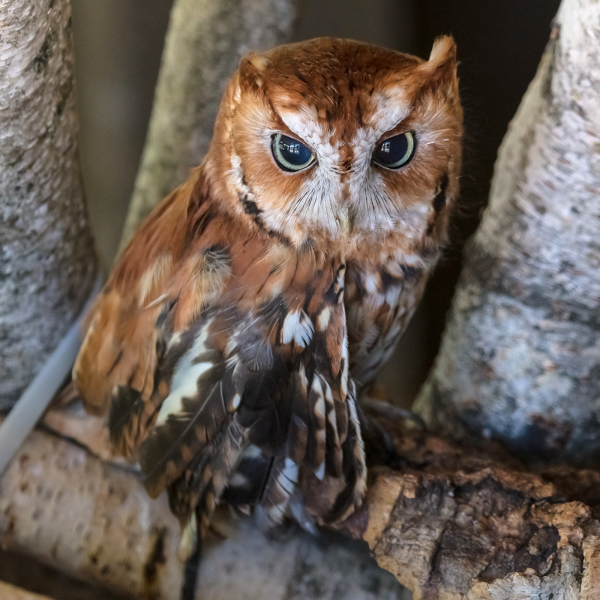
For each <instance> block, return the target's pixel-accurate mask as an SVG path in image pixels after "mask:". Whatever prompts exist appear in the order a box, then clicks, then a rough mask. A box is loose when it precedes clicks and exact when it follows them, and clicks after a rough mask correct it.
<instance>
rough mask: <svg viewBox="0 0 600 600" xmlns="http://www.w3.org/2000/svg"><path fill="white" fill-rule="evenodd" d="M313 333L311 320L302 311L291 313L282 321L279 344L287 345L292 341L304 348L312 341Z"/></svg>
mask: <svg viewBox="0 0 600 600" xmlns="http://www.w3.org/2000/svg"><path fill="white" fill-rule="evenodd" d="M314 331H315V329H314V327H313V324H312V322H311V320H310V319H309V318H308V315H307V314H306V313H305V312H304V311H303V310H302V309H300V310H297V311H294V312H291V313H289V314H288V315H287V317H286V318H285V320H284V321H283V327H282V328H281V343H282V344H289V343H290V342H291V341H292V340H293V341H294V342H296V344H297V345H298V346H301V347H302V348H306V347H307V346H308V345H309V344H310V342H311V340H312V337H313V333H314Z"/></svg>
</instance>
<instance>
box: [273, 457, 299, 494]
mask: <svg viewBox="0 0 600 600" xmlns="http://www.w3.org/2000/svg"><path fill="white" fill-rule="evenodd" d="M277 483H278V484H279V485H280V487H281V489H283V490H284V491H285V492H286V493H287V494H288V495H290V496H291V495H292V494H293V493H294V489H295V487H296V484H297V483H298V465H297V464H296V463H295V462H294V461H293V460H292V459H291V458H286V459H285V467H284V469H283V471H281V473H280V475H279V477H278V478H277Z"/></svg>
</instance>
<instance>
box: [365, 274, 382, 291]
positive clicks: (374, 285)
mask: <svg viewBox="0 0 600 600" xmlns="http://www.w3.org/2000/svg"><path fill="white" fill-rule="evenodd" d="M380 282H381V279H380V277H379V273H372V272H371V271H367V272H366V273H365V277H364V284H365V290H367V292H369V294H376V293H377V292H378V291H379V284H380Z"/></svg>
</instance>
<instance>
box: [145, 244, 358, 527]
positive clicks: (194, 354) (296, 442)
mask: <svg viewBox="0 0 600 600" xmlns="http://www.w3.org/2000/svg"><path fill="white" fill-rule="evenodd" d="M281 255H288V258H287V259H285V258H284V260H283V261H282V256H281ZM234 262H235V261H234ZM261 263H262V264H261ZM274 263H276V264H274ZM344 268H345V267H344V264H343V263H342V261H341V260H340V259H322V260H321V261H320V262H319V261H318V259H316V258H315V256H314V255H313V253H312V252H308V253H306V254H305V255H304V256H302V255H297V254H296V253H295V252H288V251H286V250H285V249H282V248H279V249H278V250H277V251H275V252H274V251H273V249H272V248H271V249H269V250H267V251H266V252H264V253H261V256H260V257H259V258H257V260H256V261H253V264H252V265H251V266H250V267H249V268H248V269H246V270H245V271H244V272H243V273H241V272H240V273H239V277H234V279H233V282H234V283H232V285H231V286H230V287H227V288H226V289H225V290H224V293H223V296H222V298H221V300H220V301H219V302H218V303H217V304H216V305H215V306H214V307H212V308H210V309H208V310H207V311H206V312H205V313H204V314H202V316H201V317H200V318H199V319H198V320H197V321H196V322H195V323H194V324H193V326H192V327H190V328H189V329H188V330H186V331H185V332H184V333H182V334H177V333H176V334H174V335H173V336H172V338H171V339H170V340H169V341H168V342H167V350H166V352H165V357H164V360H163V361H162V363H161V365H160V367H159V369H158V371H157V386H158V388H160V387H161V385H163V383H164V385H165V386H168V387H169V389H170V392H169V394H168V396H167V397H166V398H165V399H164V400H163V401H162V403H161V405H160V408H159V410H158V413H157V417H156V420H155V421H154V423H153V427H152V429H151V431H150V433H149V434H148V436H147V438H146V439H145V440H144V441H143V443H142V444H141V446H140V451H139V455H140V464H141V467H142V472H143V480H144V484H145V486H146V488H147V489H148V491H149V493H150V494H151V495H153V496H154V495H157V494H158V493H160V491H162V490H163V489H164V488H165V487H170V500H171V507H172V509H173V511H174V512H175V514H176V515H177V516H178V517H179V518H180V519H181V520H182V522H187V520H188V519H189V518H190V516H191V515H193V514H194V511H195V509H196V508H197V507H199V508H200V511H199V512H200V518H201V523H200V529H201V531H202V530H204V529H205V528H206V527H207V525H208V522H209V519H210V516H211V514H212V511H213V510H214V507H215V505H216V503H217V502H218V500H219V498H220V497H221V495H222V494H223V491H224V489H225V488H226V486H227V485H228V483H229V481H230V480H231V478H232V475H233V474H234V472H235V471H236V468H237V466H238V465H239V463H240V460H241V458H242V456H243V455H244V454H245V455H246V456H248V453H249V454H250V455H253V454H254V455H255V456H256V455H257V454H258V455H260V457H261V458H262V461H263V466H264V468H261V469H256V470H251V471H249V472H247V473H246V476H245V477H246V479H247V480H249V481H246V482H245V483H246V484H247V485H249V486H250V487H252V488H254V489H255V490H256V491H257V493H256V497H255V498H253V503H254V504H258V505H259V506H260V507H261V511H262V514H263V515H264V517H265V518H266V520H267V524H268V525H275V524H278V523H281V521H282V520H283V519H284V518H285V517H286V516H291V514H290V502H292V501H293V500H294V499H295V498H296V499H298V500H299V501H301V502H302V503H303V504H304V503H306V504H307V505H308V506H309V507H310V508H311V509H312V513H313V516H314V518H315V519H316V520H319V521H333V520H336V519H338V518H340V517H341V516H343V515H344V514H345V513H346V512H347V511H348V510H349V509H351V508H353V507H354V506H355V505H356V504H358V503H359V502H360V500H361V499H362V494H363V491H364V479H365V474H366V473H365V469H364V456H363V451H362V445H361V438H360V429H359V424H358V416H357V413H356V404H355V401H354V396H353V390H352V384H351V382H349V379H348V354H347V336H346V323H345V313H344V304H343V301H342V300H343V282H344ZM232 269H233V271H234V272H238V269H237V268H236V266H235V264H234V265H233V266H232ZM239 477H241V475H240V474H238V478H239ZM323 482H325V484H323ZM302 494H303V495H304V496H303V497H302V498H300V496H301V495H302ZM307 495H308V496H312V497H311V498H306V497H305V496H307Z"/></svg>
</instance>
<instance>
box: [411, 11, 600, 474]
mask: <svg viewBox="0 0 600 600" xmlns="http://www.w3.org/2000/svg"><path fill="white" fill-rule="evenodd" d="M465 261H466V262H465V266H464V270H463V273H462V275H461V279H460V282H459V285H458V288H457V291H456V295H455V299H454V304H453V307H452V311H451V315H450V319H449V322H448V324H447V328H446V331H445V334H444V338H443V343H442V347H441V350H440V353H439V355H438V358H437V360H436V363H435V366H434V368H433V370H432V372H431V374H430V376H429V379H428V381H427V383H426V385H425V387H424V388H423V390H422V392H421V394H420V397H419V398H418V400H417V405H416V407H417V410H418V411H419V412H420V413H421V414H422V415H423V416H424V417H425V420H426V421H427V422H428V424H429V425H430V426H432V427H433V428H435V429H437V430H440V431H444V432H446V433H449V434H451V435H453V436H454V437H457V438H468V437H469V436H473V435H476V436H485V437H491V438H495V439H499V440H501V441H502V442H503V443H505V444H506V445H507V446H508V447H509V448H511V449H512V450H513V451H516V452H518V453H520V454H521V455H524V456H529V457H532V458H537V459H542V460H549V459H554V458H567V459H571V460H574V461H577V462H579V463H595V464H598V462H599V461H600V1H598V0H563V3H562V5H561V7H560V10H559V12H558V15H557V18H556V21H555V24H554V27H553V31H552V37H551V40H550V42H549V44H548V46H547V49H546V51H545V54H544V56H543V59H542V61H541V64H540V67H539V69H538V72H537V75H536V77H535V79H534V80H533V82H532V84H531V85H530V88H529V90H528V92H527V94H526V95H525V97H524V98H523V101H522V103H521V106H520V108H519V110H518V112H517V114H516V116H515V118H514V120H513V122H512V124H511V126H510V129H509V132H508V134H507V135H506V137H505V139H504V142H503V144H502V146H501V148H500V153H499V158H498V161H497V164H496V170H495V176H494V180H493V185H492V191H491V197H490V203H489V207H488V209H487V211H486V213H485V215H484V217H483V221H482V223H481V225H480V227H479V230H478V231H477V233H476V234H475V236H474V238H473V239H472V241H471V242H470V243H469V245H468V247H467V248H466V250H465Z"/></svg>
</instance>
